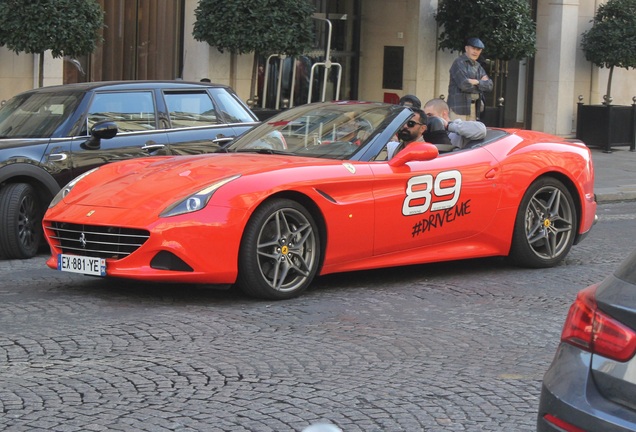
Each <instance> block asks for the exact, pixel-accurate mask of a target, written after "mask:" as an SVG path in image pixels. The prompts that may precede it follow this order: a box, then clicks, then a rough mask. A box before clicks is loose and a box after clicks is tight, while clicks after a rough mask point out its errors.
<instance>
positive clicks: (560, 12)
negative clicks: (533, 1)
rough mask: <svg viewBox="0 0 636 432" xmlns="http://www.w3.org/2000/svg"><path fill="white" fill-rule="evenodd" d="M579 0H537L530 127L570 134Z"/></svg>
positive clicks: (573, 99) (572, 115)
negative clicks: (535, 48) (535, 46)
mask: <svg viewBox="0 0 636 432" xmlns="http://www.w3.org/2000/svg"><path fill="white" fill-rule="evenodd" d="M578 13H579V0H539V2H538V11H537V53H536V63H535V76H534V83H533V84H531V85H533V86H534V89H533V107H532V129H535V130H542V131H544V132H548V133H552V134H556V135H562V136H567V135H572V133H573V124H574V118H575V115H576V111H575V109H576V95H575V94H574V84H575V75H576V52H577V41H578V37H579V28H578Z"/></svg>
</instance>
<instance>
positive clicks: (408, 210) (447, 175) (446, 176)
mask: <svg viewBox="0 0 636 432" xmlns="http://www.w3.org/2000/svg"><path fill="white" fill-rule="evenodd" d="M461 189H462V174H461V173H460V172H459V171H457V170H451V171H443V172H441V173H439V174H438V175H437V177H435V178H433V176H432V175H430V174H424V175H420V176H416V177H411V178H410V179H409V181H408V183H407V184H406V198H404V204H402V214H403V215H404V216H409V215H415V214H420V213H424V212H426V211H428V209H429V208H430V209H431V211H438V210H444V209H447V208H451V207H453V206H454V205H455V204H457V201H458V200H459V194H460V192H461Z"/></svg>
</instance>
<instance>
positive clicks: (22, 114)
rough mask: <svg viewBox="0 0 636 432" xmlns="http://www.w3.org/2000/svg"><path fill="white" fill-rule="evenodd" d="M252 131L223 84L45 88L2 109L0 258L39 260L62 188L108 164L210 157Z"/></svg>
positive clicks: (246, 113) (251, 121) (249, 116)
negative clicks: (46, 217) (47, 220)
mask: <svg viewBox="0 0 636 432" xmlns="http://www.w3.org/2000/svg"><path fill="white" fill-rule="evenodd" d="M257 123H258V119H257V118H256V116H255V115H254V114H253V113H252V112H251V111H250V110H249V108H248V107H247V106H246V105H245V104H244V103H243V102H242V101H241V100H240V99H239V98H238V96H237V95H236V94H235V93H234V91H233V90H232V89H231V88H229V87H227V86H223V85H216V84H208V83H191V82H184V81H118V82H93V83H83V84H70V85H63V86H52V87H44V88H39V89H35V90H30V91H27V92H24V93H21V94H19V95H17V96H15V97H13V98H12V99H10V100H9V101H7V103H6V104H4V105H3V106H2V108H1V109H0V227H1V228H0V258H29V257H32V256H34V255H35V254H36V253H37V252H38V248H39V246H40V244H41V239H42V227H41V221H42V216H43V214H44V211H45V210H46V208H47V206H48V203H49V202H50V200H51V199H52V198H53V196H54V195H55V194H56V193H57V192H58V191H59V190H60V188H61V187H63V186H64V185H65V184H66V183H68V182H69V181H70V180H72V179H73V178H75V177H76V176H78V175H79V174H81V173H83V172H85V171H88V170H89V169H91V168H93V167H96V166H99V165H103V164H105V163H108V162H112V161H117V160H122V159H130V158H135V157H143V156H150V155H169V154H171V155H175V154H196V153H210V152H213V151H215V150H217V149H219V148H220V147H223V146H225V145H227V144H229V142H230V141H232V140H233V139H234V138H235V137H237V136H238V135H240V134H242V133H243V132H245V131H247V130H248V129H251V128H252V127H253V126H254V125H256V124H257Z"/></svg>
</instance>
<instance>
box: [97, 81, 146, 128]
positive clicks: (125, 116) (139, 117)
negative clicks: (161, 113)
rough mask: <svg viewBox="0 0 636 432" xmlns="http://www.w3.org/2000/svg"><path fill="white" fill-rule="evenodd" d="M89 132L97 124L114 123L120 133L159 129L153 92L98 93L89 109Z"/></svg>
mask: <svg viewBox="0 0 636 432" xmlns="http://www.w3.org/2000/svg"><path fill="white" fill-rule="evenodd" d="M87 120H88V130H90V128H91V127H92V126H93V125H94V124H95V123H97V122H100V121H105V120H108V121H114V122H115V123H117V128H118V129H119V131H120V132H138V131H148V130H153V129H156V128H157V121H156V115H155V104H154V100H153V97H152V92H150V91H141V92H126V93H121V92H112V93H96V94H95V96H94V97H93V100H92V101H91V105H90V107H89V108H88V117H87Z"/></svg>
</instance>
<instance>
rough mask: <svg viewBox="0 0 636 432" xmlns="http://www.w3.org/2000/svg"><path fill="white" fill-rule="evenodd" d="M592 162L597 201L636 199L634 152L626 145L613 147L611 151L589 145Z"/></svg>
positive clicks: (635, 157)
mask: <svg viewBox="0 0 636 432" xmlns="http://www.w3.org/2000/svg"><path fill="white" fill-rule="evenodd" d="M590 150H592V161H593V162H594V171H595V181H594V192H595V193H596V200H597V202H599V203H603V202H613V201H632V200H636V152H632V151H629V147H628V146H624V147H613V148H612V152H611V153H603V149H602V148H595V147H590Z"/></svg>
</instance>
